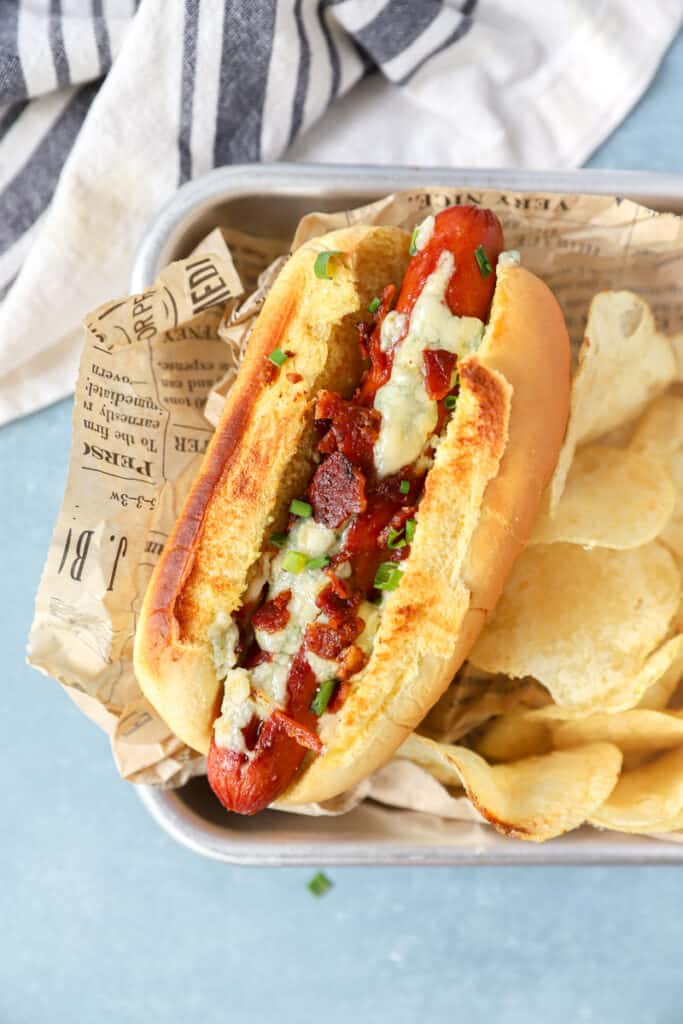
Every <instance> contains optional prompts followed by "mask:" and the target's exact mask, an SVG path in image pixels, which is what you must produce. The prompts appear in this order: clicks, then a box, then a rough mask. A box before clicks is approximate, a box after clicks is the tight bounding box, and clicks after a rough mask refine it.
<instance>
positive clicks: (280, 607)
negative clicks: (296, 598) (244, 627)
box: [251, 590, 292, 633]
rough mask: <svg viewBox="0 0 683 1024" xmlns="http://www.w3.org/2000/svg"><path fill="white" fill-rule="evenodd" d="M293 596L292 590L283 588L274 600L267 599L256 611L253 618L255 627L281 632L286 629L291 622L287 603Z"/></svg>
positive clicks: (271, 631)
mask: <svg viewBox="0 0 683 1024" xmlns="http://www.w3.org/2000/svg"><path fill="white" fill-rule="evenodd" d="M291 596H292V591H291V590H282V591H280V593H279V594H278V595H277V596H276V597H274V598H273V599H272V601H266V603H265V604H264V605H262V606H261V607H260V608H259V610H258V611H257V612H254V615H253V617H252V620H251V624H252V626H253V627H254V629H262V630H263V631H264V632H266V633H279V632H280V630H281V629H284V628H285V626H286V625H287V623H288V622H289V611H288V610H287V605H288V604H289V600H290V598H291Z"/></svg>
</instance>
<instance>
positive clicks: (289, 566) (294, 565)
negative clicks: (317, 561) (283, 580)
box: [282, 551, 308, 574]
mask: <svg viewBox="0 0 683 1024" xmlns="http://www.w3.org/2000/svg"><path fill="white" fill-rule="evenodd" d="M307 565H308V555H305V554H304V553H303V551H288V552H287V554H286V555H285V557H284V558H283V559H282V568H283V569H284V570H285V572H293V573H296V574H298V573H300V572H303V571H304V569H305V568H306V566H307Z"/></svg>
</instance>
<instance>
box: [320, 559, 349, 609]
mask: <svg viewBox="0 0 683 1024" xmlns="http://www.w3.org/2000/svg"><path fill="white" fill-rule="evenodd" d="M327 578H328V579H329V581H330V586H329V587H326V588H325V590H324V591H323V594H324V593H327V591H328V590H332V591H333V592H334V594H336V596H337V597H339V598H341V600H342V601H346V600H348V598H349V597H351V591H350V590H349V588H348V586H347V584H346V583H345V582H344V580H342V579H340V578H339V576H337V574H336V573H335V572H334V571H333V570H332V569H328V570H327ZM318 607H319V608H322V605H318Z"/></svg>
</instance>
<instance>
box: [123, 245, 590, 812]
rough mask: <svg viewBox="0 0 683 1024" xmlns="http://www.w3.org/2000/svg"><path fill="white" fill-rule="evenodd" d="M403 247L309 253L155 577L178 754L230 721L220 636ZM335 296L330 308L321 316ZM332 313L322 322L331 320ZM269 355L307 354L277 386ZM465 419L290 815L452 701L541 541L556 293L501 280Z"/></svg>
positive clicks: (557, 375) (563, 408) (507, 273)
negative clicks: (225, 717)
mask: <svg viewBox="0 0 683 1024" xmlns="http://www.w3.org/2000/svg"><path fill="white" fill-rule="evenodd" d="M407 244H408V236H407V234H405V233H404V232H402V231H400V230H399V229H393V228H353V229H345V230H344V231H341V232H333V233H331V234H330V235H328V236H325V237H323V238H320V239H316V240H315V241H314V242H313V243H309V244H308V245H307V246H305V247H303V248H302V249H300V250H298V251H297V253H296V254H295V255H294V256H293V257H292V258H291V259H290V261H289V262H288V263H287V265H286V266H285V268H284V270H283V271H282V273H281V274H280V275H279V277H278V279H277V281H276V283H275V285H274V286H273V289H272V290H271V292H270V294H269V296H268V299H267V300H266V303H265V305H264V308H263V311H262V313H261V315H260V317H259V319H258V321H257V324H256V326H255V328H254V332H253V335H252V339H251V341H250V344H249V348H248V352H247V356H246V359H245V362H244V364H243V367H242V369H241V370H240V374H239V376H238V380H237V382H236V384H235V386H234V387H233V389H232V391H231V393H230V396H229V399H228V402H227V403H226V408H225V411H224V414H223V417H222V420H221V423H220V424H219V427H218V429H217V432H216V435H215V437H214V439H213V442H212V444H211V446H210V448H209V450H208V452H207V455H206V457H205V461H204V464H203V467H202V470H201V472H200V474H199V477H198V479H197V481H196V482H195V485H194V487H193V489H192V491H191V493H190V496H189V498H188V500H187V502H186V505H185V508H184V510H183V513H182V514H181V517H180V519H179V521H178V524H177V525H176V528H175V530H174V532H173V534H172V535H171V537H170V538H169V542H168V544H167V547H166V549H165V551H164V553H163V555H162V557H161V559H160V562H159V564H158V566H157V568H156V569H155V572H154V574H153V577H152V580H151V582H150V586H149V589H148V592H147V595H146V597H145V601H144V605H143V609H142V614H141V618H140V622H139V626H138V632H137V638H136V648H135V664H136V671H137V674H138V678H139V681H140V684H141V686H142V688H143V691H144V693H145V694H146V696H147V697H148V699H149V700H150V701H151V703H152V704H154V706H155V707H156V708H157V710H158V711H159V713H160V714H161V715H162V717H163V718H164V719H165V720H166V722H167V723H168V724H169V726H170V727H171V728H172V729H173V731H174V732H175V733H176V734H177V735H178V736H180V738H181V739H183V740H185V742H187V743H189V744H190V745H191V746H193V747H195V748H196V749H197V750H200V751H203V752H205V751H206V750H207V749H208V747H209V743H210V738H211V728H212V724H213V722H214V720H215V718H216V717H217V715H218V713H219V704H220V697H221V683H220V681H219V680H218V678H217V675H216V671H215V667H214V661H213V657H212V652H211V644H210V640H209V636H208V631H209V627H210V625H211V623H212V622H213V620H214V618H215V616H216V614H217V612H218V611H227V612H228V613H230V612H232V611H234V610H236V609H237V608H239V607H240V604H241V602H242V600H243V595H244V592H245V590H246V589H247V587H248V584H249V581H250V575H251V574H252V573H253V571H254V566H255V565H256V564H257V562H258V559H259V557H260V555H261V551H262V548H263V545H264V543H265V542H266V540H267V537H268V536H269V534H270V533H271V532H272V531H273V529H277V528H278V524H279V523H280V522H281V520H282V518H283V516H284V510H285V509H286V507H287V505H288V503H289V501H290V499H291V498H292V497H293V496H294V495H296V494H298V493H301V491H302V489H303V488H304V487H305V485H306V479H307V476H308V474H309V473H310V459H311V451H312V437H313V433H312V431H313V426H312V415H313V413H312V405H313V400H314V398H315V394H316V393H317V391H318V390H319V389H320V388H324V387H329V386H332V387H333V388H334V390H336V391H340V392H341V393H342V394H350V393H351V392H352V391H353V389H354V387H355V385H356V384H357V382H358V376H359V373H360V366H359V360H358V347H357V341H356V336H355V332H354V329H353V324H354V323H355V320H356V319H357V318H358V314H359V312H360V311H362V310H364V308H365V307H366V305H367V303H368V301H369V299H370V298H371V297H372V296H373V295H375V294H377V293H379V292H380V291H381V288H382V287H383V285H384V284H385V283H386V282H387V281H391V280H400V278H401V275H402V271H403V268H404V266H405V263H406V260H407ZM330 249H334V250H341V251H342V252H344V253H345V256H344V258H343V263H342V266H341V267H340V269H339V271H338V272H337V273H336V274H335V285H338V287H336V288H335V289H334V296H335V299H334V304H333V305H332V304H331V303H330V302H329V291H328V290H327V289H326V290H325V291H324V292H323V290H322V289H320V288H319V287H316V286H317V285H319V282H317V281H316V280H315V278H314V276H313V271H312V266H313V258H314V253H315V252H320V251H325V250H330ZM323 296H324V298H323ZM323 303H324V304H323ZM275 347H280V348H281V349H283V350H291V351H293V352H294V353H295V355H294V357H292V358H291V359H290V360H288V362H287V372H288V373H289V372H292V371H293V372H294V373H295V374H300V375H301V376H302V378H303V379H302V380H301V381H300V382H297V383H292V382H291V381H289V380H288V379H287V377H286V375H285V374H284V373H280V375H279V377H278V379H277V381H276V382H274V383H272V384H269V383H268V382H267V381H266V380H265V378H264V369H263V368H264V365H265V360H266V357H267V354H268V353H269V352H271V351H272V350H273V349H274V348H275ZM459 373H460V396H459V399H458V403H457V408H456V411H455V413H454V415H453V417H452V419H451V420H450V422H449V425H448V428H447V431H446V434H445V437H444V439H443V441H442V443H441V444H440V446H439V448H438V451H437V454H436V458H435V461H434V465H433V467H432V468H431V470H430V471H429V473H428V476H427V480H426V484H425V490H424V495H423V498H422V500H421V503H420V506H419V513H418V527H417V531H416V534H415V539H414V542H413V544H412V546H411V551H410V555H409V557H408V558H407V559H406V560H405V562H403V563H402V567H403V569H404V575H403V578H402V581H401V585H400V587H399V588H398V589H397V590H396V591H394V592H393V593H391V594H390V595H389V596H388V598H387V599H386V603H385V605H384V607H383V610H382V616H381V621H380V625H379V630H378V632H377V634H376V637H375V642H374V645H373V649H372V654H371V656H370V660H369V661H368V663H367V665H366V666H365V668H364V669H363V670H362V671H361V672H360V673H358V674H357V675H356V676H355V677H354V679H353V685H352V687H351V690H350V693H349V695H348V697H347V699H346V701H345V703H344V704H343V705H342V708H341V710H340V711H338V712H337V713H336V714H334V715H332V714H327V715H325V716H324V718H323V719H321V723H320V726H321V727H320V735H321V738H322V740H323V742H324V744H325V747H324V750H323V752H322V754H320V755H317V756H311V757H309V758H308V760H307V762H306V764H305V767H304V768H303V770H302V771H300V772H299V774H298V776H297V778H296V780H295V782H294V783H293V785H291V786H290V787H289V789H288V790H287V792H286V793H285V794H284V796H283V797H282V798H281V799H280V801H278V803H279V804H280V805H286V806H290V805H296V804H301V803H308V802H312V801H320V800H324V799H327V798H329V797H332V796H334V795H335V794H337V793H339V792H342V791H343V790H345V789H347V788H348V787H350V786H351V785H353V784H354V783H355V782H357V781H359V780H360V779H361V778H363V777H365V776H366V775H368V774H369V773H370V772H372V771H373V770H375V769H376V768H377V767H379V766H380V765H381V764H383V763H384V762H386V761H387V760H388V759H389V757H390V756H391V755H392V753H393V752H394V751H395V750H396V748H397V747H398V746H399V745H400V743H401V742H402V741H403V739H404V738H405V737H406V736H407V735H408V734H409V732H410V731H412V730H413V729H414V728H415V727H416V726H417V725H418V724H419V722H420V721H421V720H422V718H423V717H424V716H425V714H426V713H427V711H428V710H429V709H430V708H431V707H432V705H433V704H434V703H435V702H436V701H437V700H438V698H439V697H440V696H441V694H442V693H443V692H444V690H445V689H446V688H447V686H448V685H449V683H450V681H451V679H452V677H453V674H454V673H455V671H456V670H457V668H458V667H459V665H460V664H461V663H462V661H463V660H464V659H465V657H466V656H467V653H468V651H469V649H470V647H471V645H472V644H473V643H474V641H475V639H476V637H477V635H478V633H479V631H480V630H481V628H482V626H483V624H484V622H485V620H486V616H487V614H488V613H489V611H490V610H491V609H492V608H493V606H494V605H495V602H496V600H497V598H498V596H499V594H500V592H501V590H502V588H503V585H504V583H505V580H506V578H507V575H508V573H509V571H510V569H511V567H512V565H513V563H514V560H515V558H516V557H517V556H518V554H519V553H520V552H521V550H522V549H523V547H524V545H525V544H526V542H527V540H528V537H529V535H530V533H531V528H532V525H533V521H534V519H535V516H536V514H537V510H538V506H539V502H540V497H541V494H542V491H543V489H544V487H545V485H546V483H547V482H548V480H549V479H550V476H551V474H552V472H553V469H554V467H555V463H556V460H557V456H558V453H559V449H560V445H561V443H562V439H563V436H564V431H565V427H566V421H567V415H568V408H569V382H570V353H569V340H568V337H567V331H566V327H565V324H564V320H563V317H562V313H561V311H560V309H559V306H558V305H557V302H556V300H555V298H554V296H553V295H552V293H551V292H550V290H549V289H548V288H547V287H546V286H545V285H544V284H543V283H542V282H541V281H540V280H539V279H538V278H536V277H535V276H534V275H533V274H531V273H529V272H528V271H527V270H525V269H523V268H521V267H517V266H500V265H499V268H498V283H497V287H496V292H495V296H494V301H493V306H492V310H491V316H490V320H489V325H488V327H487V330H486V333H485V335H484V340H483V342H482V344H481V346H480V348H479V350H478V352H477V353H476V354H474V355H470V356H468V357H467V358H465V359H463V360H461V362H460V363H459Z"/></svg>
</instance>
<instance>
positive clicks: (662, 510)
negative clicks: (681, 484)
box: [530, 445, 676, 550]
mask: <svg viewBox="0 0 683 1024" xmlns="http://www.w3.org/2000/svg"><path fill="white" fill-rule="evenodd" d="M675 501H676V491H675V488H674V485H673V483H672V481H671V479H670V477H669V475H668V474H667V472H666V470H665V469H664V467H663V466H662V465H661V463H659V462H656V461H655V460H653V459H648V458H647V457H646V456H644V455H639V454H638V453H636V452H634V451H629V450H628V449H627V450H623V449H620V448H605V447H603V446H601V445H590V446H588V447H586V448H582V449H580V450H579V451H578V452H577V453H576V456H575V458H574V461H573V463H572V466H571V469H570V470H569V476H568V477H567V483H566V485H565V489H564V493H563V495H562V498H561V500H560V502H559V504H558V506H557V508H556V509H555V512H554V514H553V515H552V516H551V515H550V513H549V511H548V509H547V507H546V508H545V509H544V511H543V512H542V513H541V515H540V516H539V518H538V520H537V521H536V526H535V529H534V532H533V535H532V538H531V541H530V543H531V544H553V543H555V542H557V541H564V542H565V543H568V544H585V545H589V546H597V547H603V548H615V549H619V550H622V549H626V548H637V547H640V545H641V544H647V543H648V542H649V541H651V540H654V539H655V537H656V536H657V535H658V534H659V533H661V531H662V529H663V528H664V526H665V525H666V523H667V521H668V520H669V518H670V517H671V513H672V511H673V507H674V502H675Z"/></svg>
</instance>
